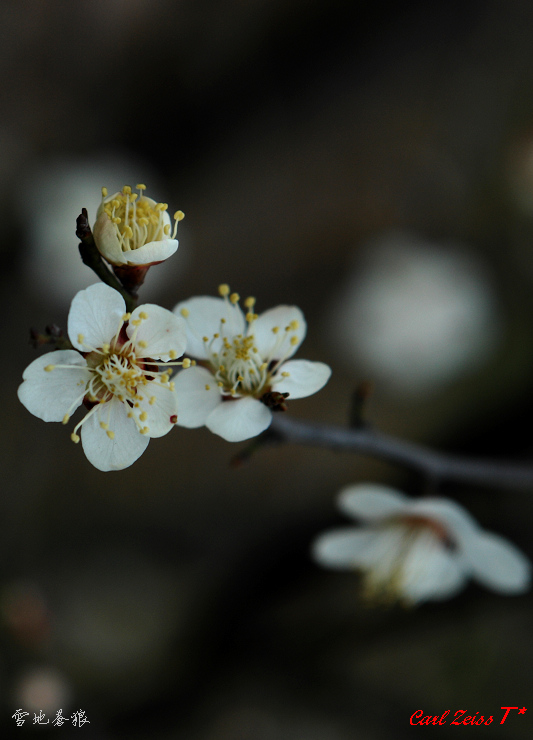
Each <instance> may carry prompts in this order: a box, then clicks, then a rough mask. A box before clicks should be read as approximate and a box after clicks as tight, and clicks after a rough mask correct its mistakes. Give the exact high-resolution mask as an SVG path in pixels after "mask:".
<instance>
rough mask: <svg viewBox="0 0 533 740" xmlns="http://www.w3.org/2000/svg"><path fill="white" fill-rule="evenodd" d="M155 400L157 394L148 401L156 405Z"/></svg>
mask: <svg viewBox="0 0 533 740" xmlns="http://www.w3.org/2000/svg"><path fill="white" fill-rule="evenodd" d="M155 401H156V398H155V396H152V397H151V398H150V400H149V401H148V403H149V404H150V406H153V405H154V403H155Z"/></svg>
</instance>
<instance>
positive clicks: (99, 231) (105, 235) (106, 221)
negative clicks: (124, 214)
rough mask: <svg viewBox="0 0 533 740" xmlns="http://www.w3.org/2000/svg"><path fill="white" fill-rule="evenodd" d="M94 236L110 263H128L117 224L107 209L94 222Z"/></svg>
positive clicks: (99, 248)
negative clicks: (106, 211)
mask: <svg viewBox="0 0 533 740" xmlns="http://www.w3.org/2000/svg"><path fill="white" fill-rule="evenodd" d="M98 211H100V208H99V209H98ZM93 237H94V243H95V244H96V247H97V249H98V251H99V252H100V254H101V255H102V257H103V258H104V259H105V260H107V262H109V264H111V265H124V264H126V260H125V258H124V253H123V252H122V247H121V246H120V241H119V238H118V235H117V229H116V226H115V224H114V223H113V222H112V221H111V219H110V218H109V216H108V215H107V213H105V211H102V212H101V213H100V214H99V215H98V217H97V219H96V221H95V222H94V226H93Z"/></svg>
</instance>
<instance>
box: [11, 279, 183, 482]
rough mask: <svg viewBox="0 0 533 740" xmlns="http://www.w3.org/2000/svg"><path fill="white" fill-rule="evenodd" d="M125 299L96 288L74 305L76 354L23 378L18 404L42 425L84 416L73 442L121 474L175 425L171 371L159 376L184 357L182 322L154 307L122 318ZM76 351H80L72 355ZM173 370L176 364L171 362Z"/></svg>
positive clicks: (35, 367)
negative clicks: (78, 411) (80, 413)
mask: <svg viewBox="0 0 533 740" xmlns="http://www.w3.org/2000/svg"><path fill="white" fill-rule="evenodd" d="M125 310H126V306H125V303H124V299H123V298H122V296H121V295H120V293H118V292H117V291H116V290H113V289H112V288H110V287H109V286H108V285H104V284H103V283H97V284H95V285H91V286H90V287H89V288H87V290H82V291H80V292H79V293H77V295H76V296H75V297H74V300H73V301H72V305H71V308H70V312H69V316H68V334H69V338H70V341H71V343H72V345H73V346H74V347H75V349H72V350H71V349H66V350H59V351H56V352H49V353H47V354H45V355H42V356H41V357H39V358H38V359H36V360H34V361H33V362H32V363H31V364H30V365H29V366H28V367H27V368H26V370H25V371H24V374H23V378H24V382H23V383H22V385H21V386H20V387H19V390H18V395H19V399H20V400H21V402H22V403H23V404H24V406H26V408H27V409H28V410H29V411H30V412H31V413H32V414H35V416H38V417H39V418H40V419H43V421H62V422H63V424H66V423H68V421H69V419H70V416H71V414H72V413H74V411H75V410H76V409H77V408H78V407H79V406H80V405H81V404H82V403H84V404H85V405H86V407H87V408H88V409H89V410H88V411H87V413H86V414H85V416H84V417H83V419H82V420H81V421H80V422H78V424H77V425H76V427H75V429H74V432H73V433H72V435H71V438H72V440H73V441H74V442H79V441H80V437H79V436H78V434H77V431H78V429H80V427H83V428H82V444H83V449H84V452H85V454H86V455H87V458H88V459H89V461H90V462H91V463H92V464H93V465H94V466H95V467H96V468H98V469H99V470H104V471H107V470H121V469H122V468H126V467H128V466H129V465H131V464H132V463H133V462H135V460H137V458H138V457H140V455H142V453H143V452H144V450H145V449H146V447H147V446H148V442H149V440H150V438H151V437H161V436H163V435H164V434H167V432H169V431H170V430H171V429H172V427H173V426H174V424H175V423H176V420H177V413H178V407H177V395H176V393H175V392H174V384H173V383H172V382H171V381H170V379H169V378H170V373H171V372H172V371H171V370H169V369H168V367H164V368H163V369H161V370H160V369H159V366H158V364H157V362H156V361H157V360H161V361H162V362H168V361H169V360H175V358H177V357H180V356H181V355H182V354H183V352H184V351H185V325H184V321H183V319H181V318H179V317H177V316H175V315H174V314H173V313H171V312H170V311H167V310H166V309H164V308H161V307H159V306H155V305H153V304H145V305H143V306H139V307H138V308H136V309H135V310H134V311H133V313H131V314H127V313H125ZM76 350H77V351H76ZM170 364H181V363H175V362H171V363H170Z"/></svg>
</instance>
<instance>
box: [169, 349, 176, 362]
mask: <svg viewBox="0 0 533 740" xmlns="http://www.w3.org/2000/svg"><path fill="white" fill-rule="evenodd" d="M168 356H169V357H170V359H171V360H175V359H176V357H177V356H178V353H177V352H176V351H175V350H173V349H171V350H170V352H169V353H168Z"/></svg>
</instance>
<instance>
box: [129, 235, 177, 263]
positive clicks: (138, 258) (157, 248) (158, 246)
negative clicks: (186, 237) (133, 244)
mask: <svg viewBox="0 0 533 740" xmlns="http://www.w3.org/2000/svg"><path fill="white" fill-rule="evenodd" d="M178 244H179V243H178V240H177V239H162V240H161V241H157V242H148V243H147V244H143V246H142V247H138V248H137V249H131V250H130V251H129V252H122V259H123V262H122V264H127V265H131V266H132V267H134V266H139V265H153V264H154V263H157V262H163V261H164V260H166V259H168V257H172V255H173V254H174V253H175V252H176V250H177V249H178Z"/></svg>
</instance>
